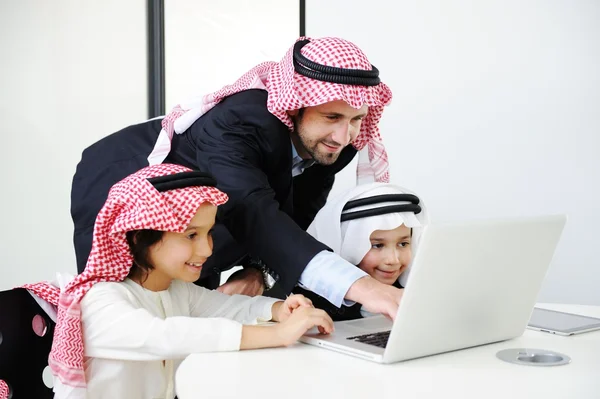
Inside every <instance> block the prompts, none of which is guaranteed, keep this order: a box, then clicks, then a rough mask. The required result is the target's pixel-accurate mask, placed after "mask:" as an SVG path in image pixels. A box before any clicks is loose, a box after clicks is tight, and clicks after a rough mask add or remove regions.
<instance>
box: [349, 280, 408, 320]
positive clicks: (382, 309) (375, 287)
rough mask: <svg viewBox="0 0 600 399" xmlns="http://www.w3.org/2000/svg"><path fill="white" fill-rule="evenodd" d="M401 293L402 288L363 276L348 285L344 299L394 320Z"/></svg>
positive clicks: (402, 291)
mask: <svg viewBox="0 0 600 399" xmlns="http://www.w3.org/2000/svg"><path fill="white" fill-rule="evenodd" d="M403 293H404V290H401V289H398V288H396V287H393V286H391V285H387V284H383V283H380V282H379V281H377V280H375V279H374V278H372V277H371V276H365V277H362V278H360V279H358V280H356V281H355V282H354V284H352V285H351V286H350V289H349V290H348V292H347V293H346V299H348V300H351V301H355V302H358V303H361V304H362V305H363V306H364V308H365V309H366V310H368V311H369V312H372V313H382V314H384V315H385V316H387V317H388V318H390V319H392V320H394V318H395V317H396V313H397V312H398V305H399V304H400V299H402V294H403Z"/></svg>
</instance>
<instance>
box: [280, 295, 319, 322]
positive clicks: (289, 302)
mask: <svg viewBox="0 0 600 399" xmlns="http://www.w3.org/2000/svg"><path fill="white" fill-rule="evenodd" d="M300 307H307V308H314V306H313V304H312V301H311V300H310V299H308V298H307V297H305V296H304V295H300V294H296V295H290V296H288V297H287V299H286V300H285V301H284V302H281V301H280V302H275V304H273V309H272V311H271V314H272V315H273V321H278V322H280V323H281V322H284V321H286V320H287V319H288V318H289V317H290V315H291V314H292V313H293V312H294V310H296V309H298V308H300Z"/></svg>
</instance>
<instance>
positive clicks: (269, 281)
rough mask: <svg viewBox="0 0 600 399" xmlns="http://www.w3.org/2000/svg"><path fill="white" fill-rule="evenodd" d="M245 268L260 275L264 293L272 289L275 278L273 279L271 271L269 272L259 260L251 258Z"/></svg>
mask: <svg viewBox="0 0 600 399" xmlns="http://www.w3.org/2000/svg"><path fill="white" fill-rule="evenodd" d="M247 266H248V267H252V268H254V269H257V270H258V271H260V272H261V273H262V277H263V283H264V285H265V291H268V290H270V289H271V288H273V286H274V285H275V283H276V282H277V280H276V279H275V278H273V276H272V275H271V270H269V268H268V267H267V266H266V265H265V264H264V263H263V261H261V260H260V259H257V258H252V257H251V258H250V260H249V261H248V263H247Z"/></svg>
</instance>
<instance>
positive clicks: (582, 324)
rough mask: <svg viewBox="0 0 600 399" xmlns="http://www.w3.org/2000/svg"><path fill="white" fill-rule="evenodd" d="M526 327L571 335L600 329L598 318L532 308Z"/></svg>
mask: <svg viewBox="0 0 600 399" xmlns="http://www.w3.org/2000/svg"><path fill="white" fill-rule="evenodd" d="M527 328H529V329H531V330H537V331H544V332H549V333H552V334H559V335H573V334H580V333H584V332H588V331H594V330H600V319H597V318H594V317H587V316H580V315H576V314H572V313H565V312H558V311H556V310H547V309H540V308H534V309H533V312H532V314H531V318H530V319H529V323H528V324H527Z"/></svg>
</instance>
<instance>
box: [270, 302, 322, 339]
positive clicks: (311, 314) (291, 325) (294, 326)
mask: <svg viewBox="0 0 600 399" xmlns="http://www.w3.org/2000/svg"><path fill="white" fill-rule="evenodd" d="M288 299H289V298H288ZM283 307H284V306H283V305H282V308H283ZM315 326H316V327H317V328H318V329H319V332H320V333H321V334H329V333H332V332H333V320H331V317H329V315H328V314H327V313H326V312H325V311H324V310H321V309H315V308H313V307H312V306H311V307H308V306H299V307H297V308H296V309H294V310H293V311H292V313H291V314H290V315H288V317H287V319H286V320H285V321H284V322H283V323H280V324H278V325H276V326H273V327H271V328H273V329H274V332H275V337H276V338H275V339H276V342H277V343H278V344H279V345H283V346H287V345H291V344H293V343H295V342H296V341H297V340H298V338H300V337H301V336H302V335H303V334H304V333H305V332H307V331H308V330H310V329H311V328H313V327H315Z"/></svg>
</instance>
